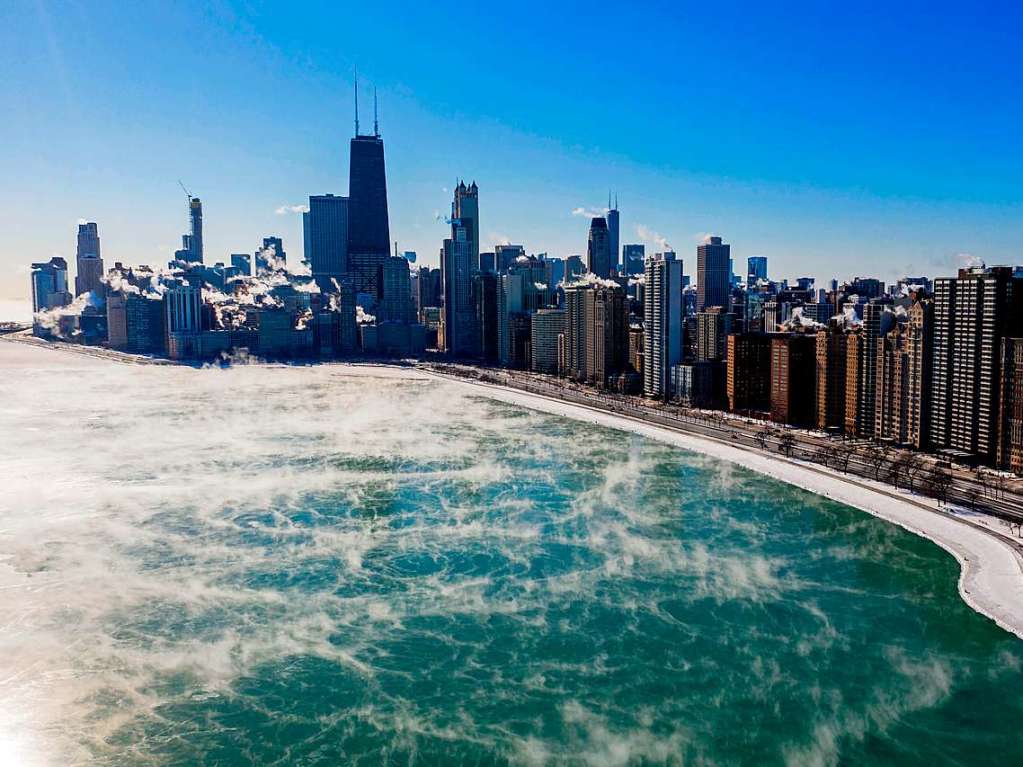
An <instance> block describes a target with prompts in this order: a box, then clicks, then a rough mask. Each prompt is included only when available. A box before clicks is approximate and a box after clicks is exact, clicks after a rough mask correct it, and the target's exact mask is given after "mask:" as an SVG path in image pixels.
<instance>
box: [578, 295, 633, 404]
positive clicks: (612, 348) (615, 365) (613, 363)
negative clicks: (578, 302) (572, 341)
mask: <svg viewBox="0 0 1023 767" xmlns="http://www.w3.org/2000/svg"><path fill="white" fill-rule="evenodd" d="M585 314H586V380H587V381H589V382H590V383H591V384H594V385H595V386H598V387H604V386H607V385H608V383H609V381H610V379H611V377H612V376H615V375H618V374H621V373H624V372H625V371H626V370H627V366H628V356H629V309H628V305H627V302H626V298H625V291H624V290H623V289H622V288H621V287H619V286H617V285H616V286H614V287H610V286H607V285H599V286H596V287H593V288H591V289H590V290H588V291H586V297H585Z"/></svg>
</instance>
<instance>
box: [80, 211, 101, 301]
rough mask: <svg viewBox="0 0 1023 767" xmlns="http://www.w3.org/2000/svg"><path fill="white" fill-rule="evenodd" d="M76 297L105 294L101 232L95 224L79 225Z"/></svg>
mask: <svg viewBox="0 0 1023 767" xmlns="http://www.w3.org/2000/svg"><path fill="white" fill-rule="evenodd" d="M75 268H76V272H75V295H76V296H80V295H82V293H88V292H89V291H90V290H91V291H94V292H96V293H100V294H101V293H102V292H103V258H102V257H101V256H100V249H99V230H98V229H97V227H96V224H95V223H94V222H89V223H86V224H79V225H78V251H77V258H76V260H75Z"/></svg>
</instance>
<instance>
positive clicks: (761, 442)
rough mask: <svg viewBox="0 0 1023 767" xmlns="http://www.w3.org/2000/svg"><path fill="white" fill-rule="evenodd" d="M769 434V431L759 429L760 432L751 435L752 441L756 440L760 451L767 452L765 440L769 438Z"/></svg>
mask: <svg viewBox="0 0 1023 767" xmlns="http://www.w3.org/2000/svg"><path fill="white" fill-rule="evenodd" d="M770 434H771V430H770V429H769V428H768V429H761V430H760V431H758V432H757V433H756V434H754V435H753V439H754V440H756V443H757V446H758V447H759V448H760V449H761V450H767V438H768V437H769V436H770Z"/></svg>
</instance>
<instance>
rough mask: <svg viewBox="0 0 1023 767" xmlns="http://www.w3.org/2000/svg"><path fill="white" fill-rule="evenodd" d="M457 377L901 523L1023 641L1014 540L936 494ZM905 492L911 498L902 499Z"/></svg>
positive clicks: (973, 599)
mask: <svg viewBox="0 0 1023 767" xmlns="http://www.w3.org/2000/svg"><path fill="white" fill-rule="evenodd" d="M445 378H447V377H446V376H445ZM447 380H452V379H447ZM455 382H457V383H459V384H460V385H462V386H466V387H469V388H471V389H473V390H475V391H477V392H479V393H481V394H484V395H485V396H487V397H491V398H493V399H497V400H500V401H502V402H507V403H510V404H515V405H521V406H523V407H527V408H531V409H533V410H539V411H542V412H546V413H551V414H553V415H560V416H565V417H568V418H574V419H577V420H581V421H588V422H590V423H595V424H599V425H601V426H607V427H610V428H613V429H621V430H625V431H630V432H633V433H635V434H640V435H642V436H645V437H649V438H650V439H655V440H658V441H660V442H665V443H668V444H671V445H675V446H677V447H681V448H685V449H687V450H693V451H696V452H699V453H703V454H705V455H710V456H713V457H715V458H720V459H722V460H726V461H730V462H732V463H735V464H738V465H740V466H744V467H746V468H748V469H752V470H753V471H756V472H759V473H761V474H765V475H767V476H769V477H772V478H774V479H777V480H781V481H782V482H787V483H789V484H791V485H795V486H797V487H800V488H803V489H805V490H809V491H811V492H813V493H817V494H819V495H823V496H825V497H827V498H831V499H833V500H835V501H838V502H840V503H844V504H846V505H848V506H853V507H855V508H857V509H861V510H862V511H865V512H867V513H869V514H873V515H874V516H876V517H879V518H881V519H884V520H887V521H889V522H892V523H894V524H896V525H899V526H900V527H903V528H905V529H906V530H909V531H910V532H912V533H915V534H916V535H919V536H921V537H923V538H926V539H928V540H930V541H932V542H934V543H936V544H937V545H938V546H940V547H941V548H943V549H945V550H946V551H948V552H949V553H950V554H952V556H954V557H955V558H956V560H957V561H958V562H959V565H960V575H959V593H960V595H962V598H963V600H964V601H965V602H966V603H967V604H968V605H969V606H970V607H972V608H973V609H974V610H976V611H977V612H978V613H980V614H981V615H984V616H986V617H988V618H990V619H991V620H993V621H994V622H995V623H997V624H998V625H999V626H1001V627H1002V628H1003V629H1005V630H1006V631H1010V632H1012V633H1013V634H1015V635H1016V636H1018V637H1020V638H1021V639H1023V557H1021V555H1020V554H1019V552H1018V551H1017V549H1016V547H1015V546H1014V545H1013V543H1012V542H1011V541H1010V540H1009V539H1008V538H1005V537H1004V536H1002V535H1000V534H999V533H998V532H996V531H994V530H991V529H986V528H985V527H984V526H983V525H977V526H975V525H972V524H970V523H969V522H968V521H966V520H964V519H960V518H957V517H956V516H955V515H954V514H951V513H948V512H946V511H944V510H939V509H938V506H937V503H936V502H935V501H933V500H932V499H929V498H924V497H921V496H917V495H912V496H911V495H910V494H909V493H904V492H901V491H899V492H896V491H894V490H893V489H892V488H890V487H887V486H884V485H881V484H879V483H873V482H870V481H868V480H862V479H859V478H851V477H847V476H845V475H843V474H840V473H838V472H836V471H834V470H831V469H825V468H822V467H818V466H813V465H810V464H805V463H803V462H800V461H794V460H788V459H785V458H783V457H782V456H773V455H768V454H764V453H760V452H757V451H751V450H744V449H742V448H737V447H733V446H731V445H728V444H726V443H723V442H718V441H716V440H713V439H707V438H704V437H699V436H696V435H692V434H685V433H682V432H678V431H674V430H671V429H666V428H662V427H659V426H654V425H652V424H648V423H644V422H642V421H639V420H636V419H633V418H628V417H625V416H621V415H617V414H611V413H606V412H603V411H600V410H597V409H595V408H589V407H585V406H582V405H575V404H571V403H568V402H562V401H560V400H556V399H553V398H549V397H544V396H541V395H537V394H531V393H528V392H523V391H520V390H517V389H510V388H505V387H502V386H495V385H490V384H480V383H473V382H469V381H455ZM903 495H904V496H905V498H901V497H898V496H903ZM893 496H894V497H893ZM910 499H912V500H910ZM922 507H924V508H922Z"/></svg>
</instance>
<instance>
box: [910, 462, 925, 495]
mask: <svg viewBox="0 0 1023 767" xmlns="http://www.w3.org/2000/svg"><path fill="white" fill-rule="evenodd" d="M924 467H925V463H924V459H923V458H922V457H921V456H920V454H919V453H908V454H907V455H906V465H905V474H906V476H907V478H908V479H909V489H910V490H916V480H917V478H918V477H919V476H920V472H922V471H923V470H924Z"/></svg>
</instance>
